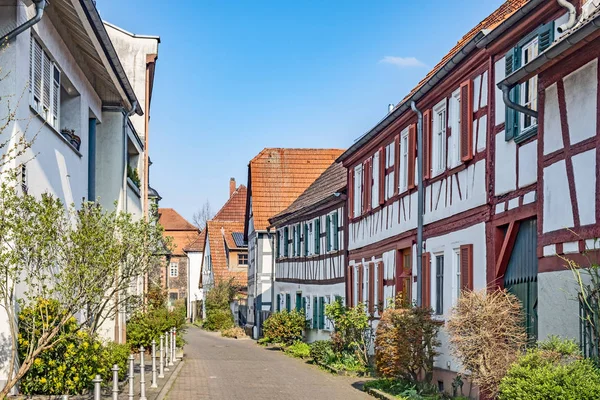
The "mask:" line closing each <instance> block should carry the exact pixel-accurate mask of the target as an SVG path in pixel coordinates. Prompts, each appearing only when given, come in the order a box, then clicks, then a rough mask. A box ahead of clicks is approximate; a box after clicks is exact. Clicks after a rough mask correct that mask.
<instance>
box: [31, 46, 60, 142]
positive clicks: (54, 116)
mask: <svg viewBox="0 0 600 400" xmlns="http://www.w3.org/2000/svg"><path fill="white" fill-rule="evenodd" d="M30 40H31V42H30V48H29V51H30V56H29V59H30V60H29V62H30V65H29V82H30V83H29V92H30V97H29V103H30V105H31V108H33V109H34V110H35V111H36V112H37V113H38V114H39V115H40V116H41V117H42V118H44V120H46V121H47V122H48V124H49V125H50V126H52V127H53V128H54V129H56V130H59V127H60V86H61V85H60V82H61V75H62V71H61V69H60V68H59V66H58V64H56V63H55V62H54V61H53V57H52V56H51V55H50V53H49V52H48V51H46V49H45V48H44V46H42V44H41V41H40V40H39V39H38V38H37V37H36V36H34V35H31V39H30ZM36 46H39V49H40V53H41V59H40V69H41V71H40V91H41V93H40V97H41V98H40V99H39V102H38V101H36V100H35V90H34V85H35V82H34V75H35V50H34V49H35V48H36ZM46 63H48V64H50V66H49V68H50V73H49V75H50V76H49V77H45V76H44V67H45V64H46ZM55 74H58V81H57V80H56V79H55ZM46 79H49V80H50V83H49V99H48V105H47V109H46V106H45V105H44V85H45V80H46ZM55 100H56V101H55Z"/></svg>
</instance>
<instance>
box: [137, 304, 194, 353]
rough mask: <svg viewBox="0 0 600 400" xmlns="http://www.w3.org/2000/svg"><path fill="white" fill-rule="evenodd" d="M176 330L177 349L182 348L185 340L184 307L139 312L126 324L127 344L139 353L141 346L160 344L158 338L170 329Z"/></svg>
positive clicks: (147, 346) (148, 346) (149, 346)
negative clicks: (153, 342)
mask: <svg viewBox="0 0 600 400" xmlns="http://www.w3.org/2000/svg"><path fill="white" fill-rule="evenodd" d="M173 327H174V328H176V329H177V337H176V344H177V347H183V345H184V344H185V340H184V339H183V335H184V333H185V331H186V329H185V307H175V308H174V309H173V311H169V310H168V309H167V308H166V307H162V308H157V309H151V310H148V311H147V312H145V313H144V312H140V313H137V314H135V315H134V316H132V317H131V319H130V320H129V321H128V322H127V343H128V344H129V346H130V348H131V350H132V351H134V352H137V351H139V349H140V347H141V346H144V347H145V348H146V349H149V348H151V347H152V340H153V339H154V340H155V341H156V343H159V342H160V337H161V336H163V335H164V333H165V332H167V331H169V330H170V329H171V328H173Z"/></svg>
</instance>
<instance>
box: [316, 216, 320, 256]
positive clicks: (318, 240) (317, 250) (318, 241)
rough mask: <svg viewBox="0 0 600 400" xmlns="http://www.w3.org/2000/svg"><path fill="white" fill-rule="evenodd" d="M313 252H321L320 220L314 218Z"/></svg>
mask: <svg viewBox="0 0 600 400" xmlns="http://www.w3.org/2000/svg"><path fill="white" fill-rule="evenodd" d="M315 254H321V220H320V219H319V218H317V219H315Z"/></svg>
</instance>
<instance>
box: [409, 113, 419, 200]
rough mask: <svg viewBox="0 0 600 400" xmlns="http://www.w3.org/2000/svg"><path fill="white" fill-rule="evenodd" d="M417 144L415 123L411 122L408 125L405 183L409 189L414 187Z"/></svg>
mask: <svg viewBox="0 0 600 400" xmlns="http://www.w3.org/2000/svg"><path fill="white" fill-rule="evenodd" d="M416 146H417V125H416V124H412V125H411V126H409V127H408V168H407V174H408V175H407V181H408V182H407V184H408V188H409V189H413V188H414V187H415V159H416Z"/></svg>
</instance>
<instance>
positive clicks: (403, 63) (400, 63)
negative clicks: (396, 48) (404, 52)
mask: <svg viewBox="0 0 600 400" xmlns="http://www.w3.org/2000/svg"><path fill="white" fill-rule="evenodd" d="M379 62H380V63H384V64H392V65H395V66H396V67H398V68H414V67H426V66H427V65H425V63H424V62H422V61H420V60H417V59H416V58H415V57H394V56H385V57H383V58H382V59H381V60H379Z"/></svg>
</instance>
